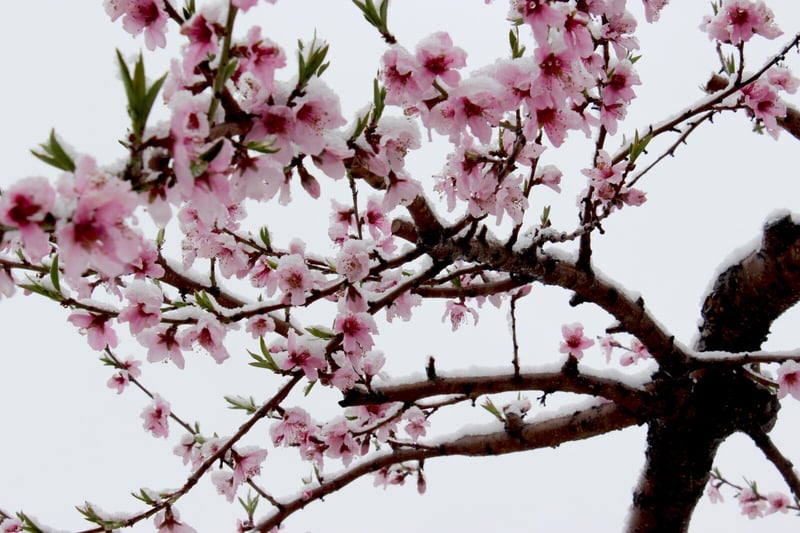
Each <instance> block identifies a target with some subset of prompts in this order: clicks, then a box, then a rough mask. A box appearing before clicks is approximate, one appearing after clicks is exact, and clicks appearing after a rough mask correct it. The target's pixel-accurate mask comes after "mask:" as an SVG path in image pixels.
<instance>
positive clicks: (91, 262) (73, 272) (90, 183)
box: [56, 157, 142, 279]
mask: <svg viewBox="0 0 800 533" xmlns="http://www.w3.org/2000/svg"><path fill="white" fill-rule="evenodd" d="M59 189H60V193H61V194H62V196H64V197H65V198H69V199H72V200H74V202H75V207H74V210H72V212H71V213H70V214H68V215H67V216H66V217H64V219H62V220H59V221H58V222H57V226H56V237H57V240H58V245H59V249H60V256H61V258H62V259H63V261H62V264H63V265H64V273H65V275H66V276H67V278H69V279H77V278H78V277H80V275H81V274H82V273H83V271H84V270H85V269H86V268H90V267H91V268H94V269H96V270H97V271H98V272H100V273H101V274H103V275H104V276H106V277H109V278H113V277H116V276H119V275H120V274H122V273H123V272H125V269H126V266H127V265H128V264H129V263H130V262H131V261H134V260H135V259H136V258H137V257H138V256H139V253H140V249H141V246H142V239H141V237H140V236H139V235H138V234H137V233H135V232H134V231H133V230H132V229H131V228H129V227H128V225H127V224H126V220H125V219H126V218H127V217H129V216H131V215H132V214H133V211H134V209H135V208H136V206H137V205H138V203H139V200H138V198H137V196H136V194H135V193H134V192H133V191H132V190H131V188H130V184H129V183H128V182H126V181H122V180H120V179H117V178H116V177H113V176H109V175H107V174H105V173H104V172H101V171H100V170H99V169H98V168H97V166H96V164H95V162H94V160H93V159H91V158H89V157H81V158H79V159H78V160H77V161H76V170H75V174H74V178H73V179H71V178H70V177H69V176H66V177H65V178H64V179H63V180H62V182H61V183H60V185H59Z"/></svg>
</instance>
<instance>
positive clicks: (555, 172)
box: [534, 165, 563, 192]
mask: <svg viewBox="0 0 800 533" xmlns="http://www.w3.org/2000/svg"><path fill="white" fill-rule="evenodd" d="M561 176H563V174H562V173H561V171H560V170H559V169H558V168H557V167H555V166H554V165H545V166H543V167H542V168H540V169H537V171H536V178H535V179H534V182H535V183H541V184H542V185H546V186H548V187H550V188H551V189H553V190H554V191H556V192H561Z"/></svg>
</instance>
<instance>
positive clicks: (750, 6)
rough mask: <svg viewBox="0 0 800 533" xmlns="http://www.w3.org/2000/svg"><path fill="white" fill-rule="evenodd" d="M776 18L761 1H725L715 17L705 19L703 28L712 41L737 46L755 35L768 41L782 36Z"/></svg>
mask: <svg viewBox="0 0 800 533" xmlns="http://www.w3.org/2000/svg"><path fill="white" fill-rule="evenodd" d="M774 18H775V16H774V15H773V13H772V11H771V10H770V9H769V8H768V7H767V6H766V5H765V4H764V2H762V1H761V0H757V1H755V2H754V1H752V0H725V2H724V3H722V5H721V6H720V8H719V11H718V12H717V14H716V15H715V16H714V17H710V16H706V17H704V18H703V24H702V25H701V28H702V29H704V30H705V31H707V32H708V36H709V38H711V39H716V40H718V41H721V42H724V43H731V44H735V45H736V44H739V43H743V42H747V41H749V40H750V38H751V37H752V36H753V35H761V36H762V37H766V38H767V39H774V38H775V37H778V36H780V35H782V34H783V32H782V31H781V30H779V29H778V27H777V26H776V25H775V22H774Z"/></svg>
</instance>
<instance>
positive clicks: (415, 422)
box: [403, 405, 431, 442]
mask: <svg viewBox="0 0 800 533" xmlns="http://www.w3.org/2000/svg"><path fill="white" fill-rule="evenodd" d="M403 419H404V420H406V421H407V422H408V423H407V424H406V425H405V427H404V428H403V429H405V431H406V433H407V434H408V436H409V437H411V440H413V441H414V442H417V440H418V439H419V438H420V437H424V436H425V434H426V433H427V430H426V429H425V428H427V427H428V426H430V425H431V423H430V422H429V421H428V417H427V416H425V413H424V412H423V411H422V409H420V408H419V407H417V406H416V405H415V406H413V407H411V408H409V409H408V410H406V412H405V413H403Z"/></svg>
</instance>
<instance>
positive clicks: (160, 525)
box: [153, 507, 197, 533]
mask: <svg viewBox="0 0 800 533" xmlns="http://www.w3.org/2000/svg"><path fill="white" fill-rule="evenodd" d="M179 518H180V515H179V514H178V510H177V509H175V508H174V507H167V508H166V509H164V510H163V511H159V512H158V513H156V515H155V517H153V522H154V523H155V526H156V528H157V533H197V530H196V529H194V528H193V527H190V526H187V525H186V524H184V523H183V522H181V521H180V520H178V519H179Z"/></svg>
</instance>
